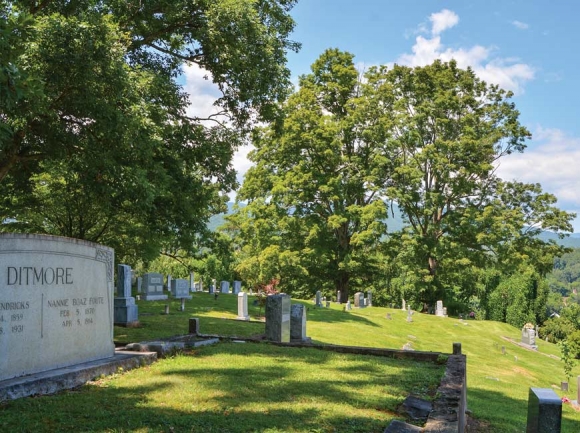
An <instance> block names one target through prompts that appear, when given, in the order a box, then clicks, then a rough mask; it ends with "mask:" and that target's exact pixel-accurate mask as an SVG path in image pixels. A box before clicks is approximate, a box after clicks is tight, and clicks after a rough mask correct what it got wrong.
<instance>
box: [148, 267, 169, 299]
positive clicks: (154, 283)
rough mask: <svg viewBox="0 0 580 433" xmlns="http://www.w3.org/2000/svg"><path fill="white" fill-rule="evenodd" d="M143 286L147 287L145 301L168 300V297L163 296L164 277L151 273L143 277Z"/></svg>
mask: <svg viewBox="0 0 580 433" xmlns="http://www.w3.org/2000/svg"><path fill="white" fill-rule="evenodd" d="M143 285H144V286H145V293H144V295H143V299H144V300H145V301H162V300H165V299H167V295H165V294H163V275H161V274H158V273H156V272H149V273H147V274H145V275H143Z"/></svg>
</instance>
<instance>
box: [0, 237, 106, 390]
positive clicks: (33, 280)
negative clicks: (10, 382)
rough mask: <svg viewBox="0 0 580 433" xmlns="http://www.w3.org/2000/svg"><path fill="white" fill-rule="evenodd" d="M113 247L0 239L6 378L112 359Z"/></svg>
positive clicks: (0, 336)
mask: <svg viewBox="0 0 580 433" xmlns="http://www.w3.org/2000/svg"><path fill="white" fill-rule="evenodd" d="M113 262H114V251H113V249H111V248H108V247H105V246H102V245H99V244H95V243H92V242H87V241H82V240H78V239H71V238H63V237H57V236H45V235H26V234H0V354H1V355H2V356H0V381H1V380H5V379H10V378H13V377H19V376H23V375H27V374H32V373H37V372H41V371H48V370H52V369H55V368H60V367H66V366H70V365H75V364H80V363H83V362H87V361H94V360H98V359H105V358H110V357H113V356H114V354H115V346H114V344H113Z"/></svg>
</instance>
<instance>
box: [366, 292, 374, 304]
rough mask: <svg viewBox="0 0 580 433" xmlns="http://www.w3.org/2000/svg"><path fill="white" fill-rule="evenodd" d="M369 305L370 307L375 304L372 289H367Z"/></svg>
mask: <svg viewBox="0 0 580 433" xmlns="http://www.w3.org/2000/svg"><path fill="white" fill-rule="evenodd" d="M367 305H368V306H369V307H372V306H373V292H371V291H370V290H369V291H367Z"/></svg>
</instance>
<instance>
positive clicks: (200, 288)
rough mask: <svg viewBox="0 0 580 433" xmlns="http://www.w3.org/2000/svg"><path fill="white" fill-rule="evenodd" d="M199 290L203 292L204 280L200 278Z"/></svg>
mask: <svg viewBox="0 0 580 433" xmlns="http://www.w3.org/2000/svg"><path fill="white" fill-rule="evenodd" d="M198 284H199V291H200V292H203V280H199V283H198Z"/></svg>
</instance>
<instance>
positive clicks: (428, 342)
mask: <svg viewBox="0 0 580 433" xmlns="http://www.w3.org/2000/svg"><path fill="white" fill-rule="evenodd" d="M193 296H194V298H193V300H192V301H189V302H188V303H187V306H186V311H185V312H179V311H177V309H178V306H179V303H178V302H177V301H169V302H170V314H169V315H168V316H165V315H163V314H162V312H163V309H164V305H165V302H158V303H157V302H143V301H141V302H139V311H140V313H141V316H140V320H141V323H142V326H143V328H137V329H125V328H115V339H116V341H117V342H119V343H121V342H123V343H127V342H134V341H142V340H147V339H149V340H151V339H154V338H160V337H163V336H165V337H167V336H172V335H176V334H184V333H187V327H188V323H187V322H188V318H189V317H199V318H200V328H201V332H202V333H204V334H220V335H236V336H252V335H260V334H263V333H264V324H263V323H260V322H257V321H254V319H257V318H259V316H260V315H263V311H260V309H259V307H258V306H255V305H252V301H253V300H254V299H255V298H254V297H252V296H250V297H249V300H250V301H249V310H250V315H251V317H252V320H253V321H252V322H251V323H245V322H239V321H235V320H227V319H235V318H236V317H237V297H236V296H234V295H225V294H221V295H219V297H218V299H217V300H215V299H214V297H213V296H212V295H209V294H207V293H194V294H193ZM292 302H302V303H304V305H306V306H307V308H308V312H307V317H308V324H307V335H308V336H309V337H311V338H312V340H313V342H314V343H315V344H317V343H324V344H339V345H348V346H366V347H383V348H393V349H401V348H402V347H403V346H404V345H407V347H410V348H412V349H414V350H423V351H437V352H444V353H450V352H451V351H452V344H453V342H460V343H461V344H462V349H463V353H464V354H466V355H467V376H468V378H467V386H468V393H467V398H468V407H469V409H470V410H471V411H472V412H473V416H474V417H476V418H478V419H480V420H483V421H485V422H489V423H490V426H489V428H488V431H490V432H494V431H495V432H500V433H509V432H514V433H515V432H521V431H524V430H525V425H526V417H527V399H528V391H529V388H530V387H538V388H552V389H554V391H555V392H556V393H557V394H558V395H559V396H561V397H564V396H565V397H568V398H569V399H570V400H574V399H576V397H577V383H576V380H575V378H576V376H577V375H580V368H579V367H578V366H577V367H576V368H575V369H574V371H573V374H572V377H573V378H574V379H573V380H572V383H570V385H569V391H568V392H561V391H560V389H559V387H560V382H561V381H564V380H566V378H565V377H564V369H563V363H562V362H561V361H560V360H559V359H558V357H559V354H560V352H559V350H558V348H557V346H556V345H554V344H550V343H546V342H544V341H538V342H537V343H538V346H539V350H538V351H530V350H527V349H525V348H523V347H521V346H519V345H518V344H516V343H517V342H519V341H520V340H521V331H520V330H519V329H516V328H514V327H513V326H510V325H507V324H505V323H499V322H491V321H478V320H467V321H465V320H458V319H456V318H443V317H435V316H433V315H425V314H419V313H415V314H414V315H413V316H412V318H413V322H411V323H409V322H407V320H406V319H407V313H406V312H404V311H401V310H394V309H388V308H380V307H371V308H364V309H353V310H352V311H350V312H344V311H342V310H343V306H342V305H338V304H334V303H333V304H332V305H331V308H316V307H314V306H313V303H312V302H310V301H296V300H293V301H292ZM143 313H145V315H143ZM387 314H389V315H390V317H391V319H390V320H389V319H387ZM224 319H226V320H224ZM502 347H504V348H505V355H504V354H503V353H502ZM562 422H563V424H562V431H563V432H578V431H580V412H576V411H574V410H573V409H572V407H571V405H570V404H564V405H563V420H562Z"/></svg>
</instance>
